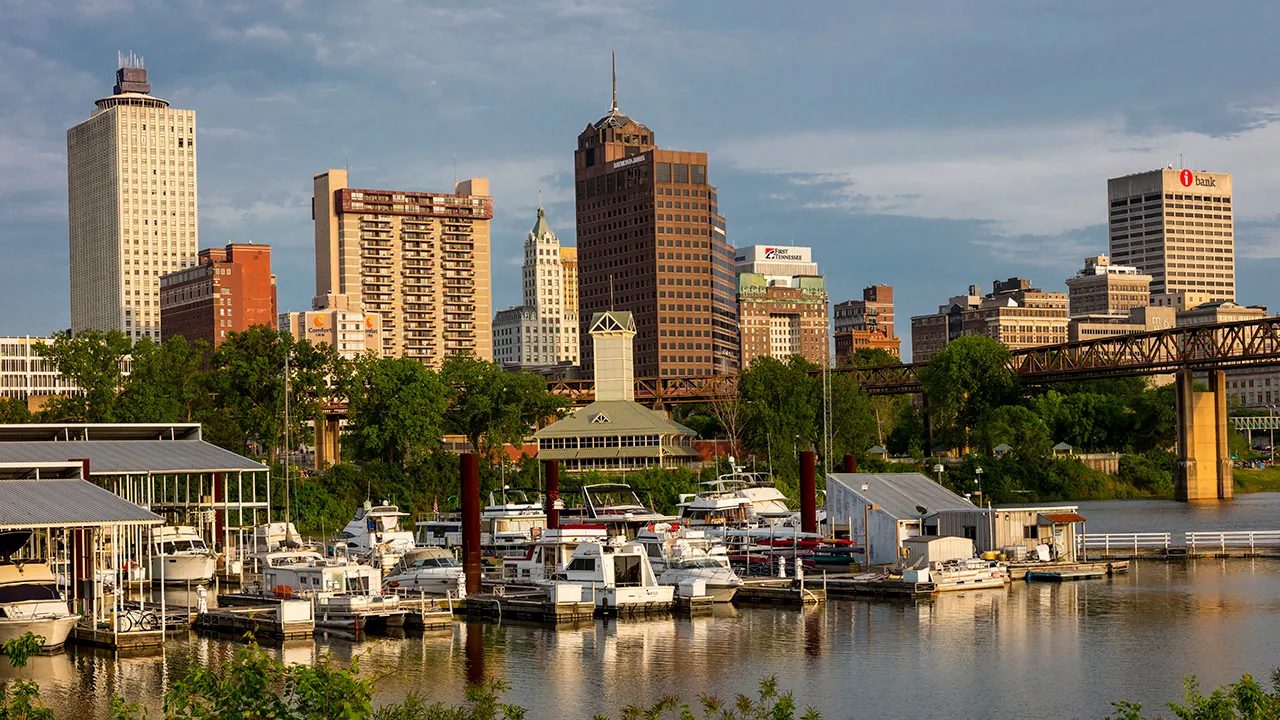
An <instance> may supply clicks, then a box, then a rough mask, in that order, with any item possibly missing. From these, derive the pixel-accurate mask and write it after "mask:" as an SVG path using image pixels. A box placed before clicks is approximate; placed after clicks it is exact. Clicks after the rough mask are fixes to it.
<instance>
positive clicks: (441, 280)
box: [312, 170, 493, 367]
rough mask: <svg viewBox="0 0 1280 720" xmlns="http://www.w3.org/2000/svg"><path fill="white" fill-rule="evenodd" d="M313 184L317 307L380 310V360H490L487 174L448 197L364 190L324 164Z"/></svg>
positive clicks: (368, 312)
mask: <svg viewBox="0 0 1280 720" xmlns="http://www.w3.org/2000/svg"><path fill="white" fill-rule="evenodd" d="M314 184H315V191H314V192H315V194H314V197H313V198H312V217H313V218H314V220H315V242H316V296H315V298H314V299H313V300H312V307H313V309H315V310H345V311H348V312H350V313H352V317H354V316H355V315H357V314H358V315H360V316H361V317H363V316H364V315H376V316H377V317H378V325H379V327H380V334H379V340H380V342H381V345H382V347H381V350H380V352H379V353H378V354H380V355H382V356H385V357H408V358H413V359H415V360H420V361H421V362H423V363H425V364H427V365H431V366H433V367H438V366H439V365H440V364H441V363H442V362H444V359H445V358H446V357H449V356H450V355H454V354H458V353H470V354H473V355H474V356H475V357H477V358H480V359H482V360H491V359H492V357H493V345H492V343H493V331H492V318H493V311H492V307H491V301H490V297H491V288H490V275H489V222H490V219H491V218H492V217H493V201H492V200H491V199H490V197H489V181H488V180H486V179H484V178H472V179H470V180H465V181H462V182H460V183H458V184H457V186H456V187H455V188H454V192H453V193H429V192H413V191H407V190H368V189H361V188H352V187H349V185H348V183H347V172H346V171H345V170H329V171H327V172H324V173H321V174H319V175H316V176H315V180H314Z"/></svg>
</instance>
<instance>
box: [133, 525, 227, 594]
mask: <svg viewBox="0 0 1280 720" xmlns="http://www.w3.org/2000/svg"><path fill="white" fill-rule="evenodd" d="M217 567H218V558H217V556H216V555H214V553H213V551H211V550H210V549H209V545H208V544H207V543H206V542H205V540H204V538H203V537H202V536H201V535H200V533H199V531H197V530H196V529H195V528H193V527H190V526H188V525H178V526H170V525H166V526H164V527H161V528H158V529H156V530H155V531H154V533H153V534H152V536H151V558H150V565H149V567H148V568H147V572H148V573H149V574H150V577H151V579H152V580H157V581H158V580H163V581H164V582H165V583H207V582H209V581H210V580H212V579H213V573H214V571H215V570H217Z"/></svg>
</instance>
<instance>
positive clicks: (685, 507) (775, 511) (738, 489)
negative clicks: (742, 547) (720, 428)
mask: <svg viewBox="0 0 1280 720" xmlns="http://www.w3.org/2000/svg"><path fill="white" fill-rule="evenodd" d="M730 462H732V458H731V459H730ZM701 486H702V490H701V491H699V492H698V493H696V494H694V495H683V496H681V498H680V503H679V506H680V518H681V520H683V521H684V522H685V523H687V524H689V525H690V526H692V527H706V528H743V527H762V526H763V527H768V526H773V525H778V524H781V523H784V522H786V521H787V520H788V519H790V518H791V517H793V516H794V515H795V512H794V511H792V510H791V508H789V507H787V496H786V495H783V494H782V491H780V490H778V488H776V487H774V485H773V479H772V478H770V477H769V476H768V475H767V474H766V473H750V472H745V471H744V470H743V468H742V467H741V466H734V469H733V472H730V473H725V474H723V475H719V476H717V477H716V479H715V480H711V481H708V482H704V483H702V484H701Z"/></svg>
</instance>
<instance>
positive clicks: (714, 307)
mask: <svg viewBox="0 0 1280 720" xmlns="http://www.w3.org/2000/svg"><path fill="white" fill-rule="evenodd" d="M574 179H575V191H576V198H577V231H578V243H577V244H578V278H579V283H578V291H579V293H580V295H579V300H578V322H579V328H580V330H579V342H580V345H581V353H580V357H581V362H582V365H583V367H589V366H590V365H591V361H592V357H591V353H592V347H591V342H590V338H589V337H588V335H587V325H586V324H587V322H588V321H589V320H590V319H591V318H592V317H594V316H595V314H596V313H601V312H605V311H608V310H610V309H616V310H618V311H623V312H629V313H631V315H632V317H633V318H634V321H635V325H636V347H635V364H636V367H635V370H636V373H637V375H638V376H640V377H656V376H663V377H670V376H681V375H711V374H732V373H734V372H736V371H737V370H738V366H739V360H738V322H737V304H736V302H735V298H734V296H735V282H734V270H733V248H731V247H730V246H729V244H728V242H727V241H726V238H725V226H724V218H723V217H722V216H721V215H720V212H719V202H718V199H717V196H716V188H715V186H714V185H712V184H711V182H710V174H709V172H708V168H707V154H706V153H704V152H686V151H682V150H666V149H662V148H659V147H658V146H657V140H656V138H655V137H654V133H653V131H652V130H650V129H649V128H648V127H646V126H645V125H643V124H642V123H639V122H637V121H636V120H634V119H632V118H630V117H628V116H626V115H624V114H623V113H622V112H620V111H619V110H618V103H617V93H616V90H615V93H614V102H613V106H612V107H611V108H610V109H609V112H608V113H607V114H606V115H605V116H604V117H602V118H600V119H599V120H597V121H595V122H593V123H590V124H588V125H587V127H586V129H585V130H583V131H582V133H581V134H579V135H578V147H577V150H576V151H575V152H574Z"/></svg>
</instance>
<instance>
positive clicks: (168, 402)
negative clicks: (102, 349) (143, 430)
mask: <svg viewBox="0 0 1280 720" xmlns="http://www.w3.org/2000/svg"><path fill="white" fill-rule="evenodd" d="M209 350H210V348H209V345H208V343H206V342H204V341H200V342H197V343H195V344H191V343H188V342H187V339H186V338H184V337H182V336H180V335H179V336H175V337H171V338H169V339H168V340H166V341H165V342H164V343H162V344H159V343H156V342H154V341H152V340H151V339H150V338H142V339H141V340H139V341H138V342H136V343H134V345H133V360H132V369H131V371H130V373H129V379H128V381H127V382H126V384H125V388H124V392H122V393H121V394H120V399H119V402H118V407H117V411H116V415H117V419H119V420H121V421H123V422H153V423H154V422H191V421H192V420H194V419H195V417H196V413H197V412H198V411H199V410H200V409H202V408H204V407H206V406H207V405H208V391H207V389H206V387H205V359H206V357H207V356H208V354H209Z"/></svg>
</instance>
